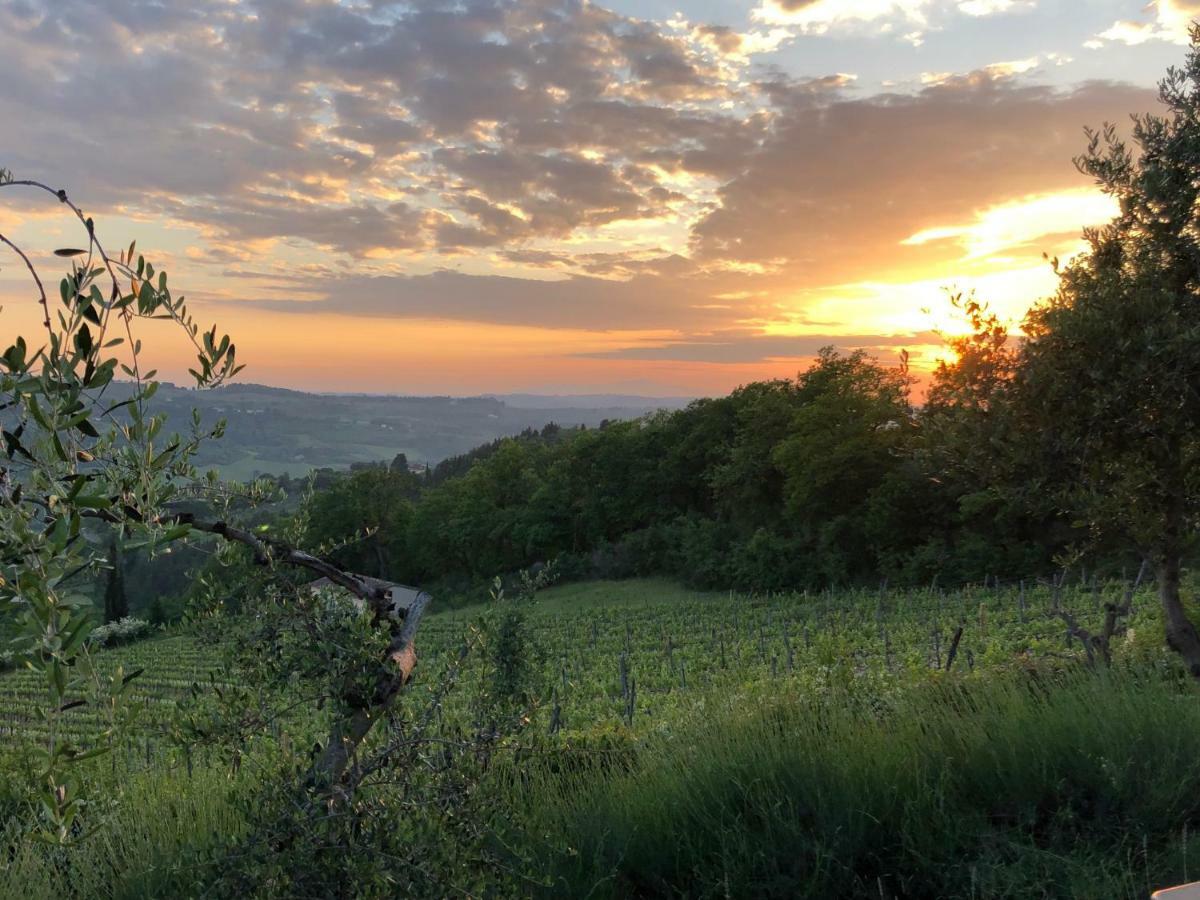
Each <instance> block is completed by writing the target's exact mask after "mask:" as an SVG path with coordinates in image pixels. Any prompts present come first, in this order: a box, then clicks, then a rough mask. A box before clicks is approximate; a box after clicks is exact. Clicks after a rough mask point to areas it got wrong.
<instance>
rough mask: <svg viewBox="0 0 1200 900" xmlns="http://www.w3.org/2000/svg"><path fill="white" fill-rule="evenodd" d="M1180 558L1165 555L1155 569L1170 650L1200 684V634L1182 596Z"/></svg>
mask: <svg viewBox="0 0 1200 900" xmlns="http://www.w3.org/2000/svg"><path fill="white" fill-rule="evenodd" d="M1180 556H1181V554H1180V553H1179V552H1178V551H1177V550H1174V549H1168V550H1167V551H1166V552H1164V553H1162V554H1161V556H1160V557H1159V559H1158V561H1157V564H1156V566H1155V574H1156V575H1157V577H1158V599H1159V601H1160V602H1161V603H1162V608H1163V621H1164V624H1165V626H1166V632H1167V646H1168V647H1170V648H1171V649H1172V650H1174V651H1175V652H1176V653H1178V654H1179V655H1180V657H1182V658H1183V662H1184V665H1186V666H1187V668H1188V671H1189V672H1190V673H1191V674H1192V677H1193V678H1196V679H1198V680H1200V632H1197V631H1196V626H1195V624H1194V623H1193V622H1192V620H1191V619H1190V618H1188V614H1187V611H1186V610H1185V609H1184V608H1183V598H1182V596H1181V595H1180V593H1179V574H1180Z"/></svg>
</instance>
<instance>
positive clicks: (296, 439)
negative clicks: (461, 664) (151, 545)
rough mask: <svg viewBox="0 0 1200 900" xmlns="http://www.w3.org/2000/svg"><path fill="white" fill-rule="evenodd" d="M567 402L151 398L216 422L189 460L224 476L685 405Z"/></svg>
mask: <svg viewBox="0 0 1200 900" xmlns="http://www.w3.org/2000/svg"><path fill="white" fill-rule="evenodd" d="M127 390H128V388H127V387H126V386H124V385H121V384H114V385H113V386H112V387H111V388H110V392H114V393H117V394H120V393H123V392H125V391H127ZM573 399H574V398H572V397H569V396H552V397H544V398H542V397H539V396H537V395H532V394H518V395H513V396H512V398H511V400H510V398H508V397H506V396H505V395H490V396H479V397H450V396H434V397H422V396H403V395H386V394H379V395H373V394H315V393H307V392H304V391H296V390H292V389H289V388H278V387H271V386H268V385H260V384H233V385H228V386H225V387H221V388H217V389H215V390H211V391H197V390H191V389H187V388H181V387H177V386H175V385H173V384H169V383H164V384H163V385H162V386H161V387H160V389H159V391H158V394H157V395H156V396H155V398H154V400H153V405H154V408H155V411H156V412H162V413H165V414H166V416H167V422H168V428H175V429H179V430H185V429H186V428H188V427H189V422H190V420H191V413H192V409H197V410H199V411H200V415H201V420H202V421H203V422H204V423H205V424H206V425H209V424H213V423H215V422H216V421H217V420H219V419H225V421H226V425H227V429H226V433H225V438H224V439H223V440H221V441H217V442H211V443H210V444H209V445H206V446H205V448H204V449H203V450H202V451H201V453H200V455H199V457H198V460H197V461H198V463H199V465H200V466H201V467H202V468H210V467H215V468H218V469H219V470H220V471H221V473H222V475H223V476H224V477H227V478H233V479H247V478H251V477H253V476H254V475H255V474H256V473H262V474H266V473H273V474H278V473H283V472H288V473H290V474H292V475H299V474H303V473H305V472H307V471H308V470H309V469H312V468H317V467H322V466H333V467H344V466H349V465H350V464H351V463H355V462H370V461H375V460H385V461H386V460H391V459H392V458H393V457H394V456H395V455H396V454H397V453H404V454H406V455H407V456H408V458H409V461H410V462H414V463H415V462H424V463H430V464H433V463H437V462H439V461H440V460H442V459H445V458H446V457H449V456H455V455H457V454H460V453H465V452H467V451H468V450H471V449H473V448H474V447H477V446H479V445H480V444H485V443H487V442H489V441H492V440H495V439H496V438H498V437H504V436H507V435H513V434H518V433H520V432H521V431H523V430H524V429H526V428H539V429H540V428H541V427H542V426H544V425H546V424H547V423H549V422H556V423H558V424H559V425H564V426H569V425H587V426H589V427H595V426H597V425H599V424H600V423H601V422H602V421H604V420H606V419H609V420H612V419H630V418H636V417H638V416H642V415H645V414H646V413H649V412H653V411H654V410H656V409H660V408H677V407H679V406H682V405H685V404H686V403H687V400H684V399H680V398H662V399H660V398H654V397H628V396H622V395H611V396H609V395H589V396H585V397H581V398H579V400H578V402H577V403H573V402H572V401H573ZM539 401H544V402H542V403H539Z"/></svg>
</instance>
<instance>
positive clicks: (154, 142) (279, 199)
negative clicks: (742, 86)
mask: <svg viewBox="0 0 1200 900" xmlns="http://www.w3.org/2000/svg"><path fill="white" fill-rule="evenodd" d="M706 66H707V64H706V63H705V62H704V61H703V54H701V53H700V52H699V51H698V49H697V48H695V47H693V46H692V45H691V44H690V43H689V42H688V41H686V40H684V39H682V38H680V37H678V36H673V35H667V34H665V33H663V32H660V31H659V30H658V28H657V26H654V25H652V24H650V23H647V22H640V21H636V20H633V19H630V18H627V17H623V16H620V15H617V14H614V13H611V12H609V11H607V10H604V9H602V8H600V7H598V6H593V5H589V4H580V3H576V2H574V0H530V2H521V3H517V2H513V0H475V2H471V3H468V4H461V3H458V2H441V0H424V2H421V3H419V4H407V3H392V2H377V3H372V4H369V5H354V6H351V5H342V4H337V3H309V2H301V0H270V2H267V0H260V2H249V0H248V2H245V3H241V4H230V3H224V2H218V0H198V2H192V0H158V2H152V0H54V2H53V3H52V2H51V0H40V2H32V0H27V2H23V3H20V4H15V3H14V4H9V5H7V6H4V7H0V78H2V79H3V80H4V83H5V88H6V90H5V92H4V95H3V97H0V115H3V116H4V117H5V118H6V119H7V120H9V121H13V122H21V123H22V124H23V125H24V126H27V127H23V128H22V129H21V130H20V131H19V132H18V137H17V139H16V140H15V141H14V142H13V143H12V145H10V146H9V147H8V148H7V149H6V152H5V160H4V164H5V165H10V166H13V167H16V168H18V169H19V170H21V171H23V172H28V173H30V174H34V175H38V176H41V177H44V178H49V179H50V180H55V181H58V180H62V181H63V182H69V183H71V184H72V187H73V188H74V189H75V191H76V193H77V194H80V195H86V196H87V197H88V198H89V203H91V204H95V205H98V206H101V207H102V206H105V205H115V204H125V205H133V206H136V207H141V208H142V209H144V210H145V211H147V212H151V213H154V212H169V213H171V214H173V215H177V216H180V217H182V218H183V219H184V220H185V221H193V222H198V223H201V224H204V225H206V226H208V227H210V228H212V229H214V230H215V231H216V233H217V234H218V236H219V237H221V238H222V239H225V240H230V241H237V240H242V239H247V238H257V237H268V236H269V237H280V238H289V237H292V238H302V239H307V240H314V241H319V242H320V243H322V245H323V246H327V247H330V248H333V249H337V250H342V251H345V252H348V253H352V254H359V253H363V252H366V251H367V250H370V249H374V248H376V247H380V246H391V247H392V248H393V249H396V248H427V247H430V246H441V248H442V249H456V248H460V247H464V246H483V245H488V244H493V243H504V242H512V241H523V240H526V239H528V238H529V237H534V236H538V235H547V236H562V235H564V234H568V233H570V232H571V231H572V230H574V229H577V228H581V227H587V226H592V225H597V224H602V223H605V222H610V221H613V220H615V219H620V218H636V217H639V216H644V215H647V214H650V212H652V211H654V210H655V209H657V208H659V207H661V204H662V203H663V202H665V201H667V200H670V199H672V197H671V195H669V194H667V193H665V192H664V189H662V188H661V187H659V186H658V185H657V184H655V183H653V180H652V179H647V178H644V177H643V178H632V177H628V176H629V174H630V173H631V172H633V171H634V170H632V169H631V168H630V166H631V164H635V163H637V162H638V159H635V158H634V157H635V156H636V157H640V158H642V159H645V158H649V157H650V156H655V158H666V159H670V160H673V161H676V163H677V161H679V160H681V159H683V157H684V156H685V155H687V154H689V153H691V154H695V153H696V152H698V151H702V150H703V149H704V147H705V146H706V141H707V139H708V136H709V135H712V137H713V140H714V141H718V140H719V141H721V142H723V144H724V145H730V142H731V141H732V140H733V137H732V135H733V134H734V133H736V132H737V130H738V124H737V121H736V117H734V116H732V115H730V114H729V113H728V112H725V111H721V110H720V109H719V108H717V106H716V105H715V104H709V105H708V106H707V107H705V106H703V103H701V105H700V106H698V105H697V102H699V101H703V100H704V99H705V98H708V99H714V98H717V97H723V96H724V94H723V92H724V90H725V88H724V86H722V85H721V84H720V83H719V82H717V81H716V80H715V79H714V77H713V73H712V72H710V71H709V70H708V69H707V68H706ZM617 87H620V88H621V90H619V91H618V92H617V93H621V94H624V95H625V99H613V98H612V96H610V95H611V94H612V92H613V89H614V88H617ZM597 103H605V104H607V109H608V110H609V112H610V113H611V114H612V115H613V116H617V115H619V113H618V112H617V111H618V110H619V109H620V108H623V107H627V108H628V109H629V110H630V115H631V116H638V115H641V116H643V117H644V118H649V117H650V116H651V115H653V114H654V113H651V112H650V110H655V111H656V112H658V113H659V115H660V120H659V121H658V122H657V123H656V124H655V125H653V127H652V128H651V127H648V128H647V130H646V131H645V132H644V133H643V134H642V135H641V136H640V138H641V139H640V140H638V141H636V142H631V141H630V140H629V139H628V138H629V135H628V134H623V133H622V132H621V131H620V130H619V129H618V128H617V127H615V125H614V127H612V128H608V129H605V128H597V127H595V126H592V127H588V125H587V121H588V113H587V111H586V107H587V106H589V105H593V104H597ZM673 104H676V105H678V106H679V109H676V108H675V106H674V105H673ZM581 107H582V108H583V109H582V110H581V109H580V108H581ZM684 107H686V108H687V112H686V113H685V112H683V111H682V110H683V108H684ZM662 113H668V114H667V115H661V114H662ZM490 130H494V132H495V135H494V136H489V135H488V132H489V131H490ZM539 134H540V135H542V136H543V138H544V139H543V140H541V141H540V142H539V141H538V140H537V139H536V136H537V135H539ZM65 135H71V139H67V140H64V136H65ZM583 148H587V149H588V150H589V151H590V154H591V155H590V156H589V158H587V159H585V158H584V157H583V156H581V155H580V152H579V151H580V150H581V149H583ZM510 175H511V176H514V178H515V180H512V181H509V180H506V179H507V178H508V176H510ZM329 179H342V180H347V179H348V180H349V181H350V184H349V189H350V192H351V193H357V194H358V195H360V196H359V197H356V198H355V199H353V200H347V199H342V200H337V199H335V198H333V197H326V198H324V201H323V202H324V204H325V205H326V206H327V207H328V208H329V211H330V216H329V219H328V220H327V221H322V222H319V223H317V224H315V225H312V224H307V223H306V222H305V221H304V220H305V218H306V217H308V216H310V215H313V214H314V211H313V210H312V209H311V208H310V207H309V206H308V205H307V204H306V203H305V202H304V201H303V200H295V199H294V198H295V197H296V195H300V196H301V197H303V196H304V195H305V193H306V191H309V190H311V185H312V184H313V183H320V182H323V181H326V180H329ZM381 185H387V186H389V187H390V188H391V189H392V190H393V191H400V192H404V193H406V194H409V195H410V196H413V197H414V202H417V201H418V200H419V201H420V202H422V203H425V204H430V203H435V202H436V198H437V196H438V195H439V194H443V193H444V192H445V191H446V190H453V191H455V192H457V193H458V194H459V195H460V196H473V195H477V196H479V197H481V198H482V199H483V200H484V201H486V202H485V203H484V204H483V205H472V204H469V203H466V202H460V201H458V200H455V201H454V202H451V203H450V204H449V205H448V206H447V207H444V209H443V211H445V212H448V213H451V214H453V215H454V216H455V217H456V218H455V220H453V221H450V222H447V221H446V219H445V218H444V217H441V216H433V217H431V218H427V219H424V220H422V223H423V224H419V225H418V226H417V227H416V230H415V231H414V229H413V228H412V227H410V225H409V224H408V219H407V217H405V222H404V224H403V225H401V224H400V223H398V222H397V220H396V217H395V216H392V215H390V214H389V213H388V212H387V211H386V210H382V209H380V208H378V207H377V206H376V205H375V204H374V203H373V202H372V201H371V200H370V199H369V194H370V193H372V192H373V191H374V190H375V189H376V187H377V186H381ZM521 191H523V192H525V193H523V194H520V196H518V194H519V192H521ZM264 193H269V194H271V195H272V196H271V199H270V200H269V201H264V200H262V199H261V195H262V194H264ZM363 196H367V199H362V197H363ZM289 198H292V199H289ZM515 200H520V201H521V204H522V209H523V212H524V213H525V216H524V218H525V224H524V226H523V227H520V228H517V227H513V226H512V223H511V222H510V223H507V226H506V227H498V225H497V222H496V221H495V215H494V214H492V213H491V211H494V210H495V208H496V205H497V203H499V202H502V201H503V202H507V203H512V202H513V201H515ZM476 215H478V216H479V218H477V217H476ZM489 216H490V218H489ZM339 217H340V218H341V219H342V220H344V222H345V225H344V227H342V228H339V227H338V226H337V224H336V220H337V219H338V218H339ZM372 223H374V224H377V225H378V226H379V231H378V232H377V233H372V231H371V228H370V225H371V224H372ZM392 240H395V243H393V244H390V245H389V244H388V243H387V242H388V241H392ZM442 240H445V241H446V242H447V243H445V244H440V245H439V241H442Z"/></svg>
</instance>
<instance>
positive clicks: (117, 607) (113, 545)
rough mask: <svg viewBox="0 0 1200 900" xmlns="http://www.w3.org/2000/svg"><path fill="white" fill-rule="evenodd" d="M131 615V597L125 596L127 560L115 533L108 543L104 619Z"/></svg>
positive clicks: (112, 619) (106, 620)
mask: <svg viewBox="0 0 1200 900" xmlns="http://www.w3.org/2000/svg"><path fill="white" fill-rule="evenodd" d="M128 615H129V598H128V597H126V596H125V562H124V560H122V558H121V548H120V547H119V546H118V545H117V537H116V535H113V538H112V540H111V541H110V542H109V545H108V571H107V573H106V575H105V579H104V621H105V622H117V621H120V620H121V619H124V618H125V617H126V616H128Z"/></svg>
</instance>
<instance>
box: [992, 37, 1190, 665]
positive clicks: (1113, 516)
mask: <svg viewBox="0 0 1200 900" xmlns="http://www.w3.org/2000/svg"><path fill="white" fill-rule="evenodd" d="M1159 96H1160V99H1161V101H1162V103H1163V104H1164V105H1165V107H1166V112H1165V114H1164V115H1141V116H1135V117H1134V118H1133V143H1134V145H1136V150H1134V149H1131V148H1130V147H1129V146H1127V145H1126V144H1125V143H1124V142H1123V141H1122V140H1121V139H1120V138H1119V137H1118V136H1117V133H1116V130H1115V129H1114V128H1113V127H1112V126H1107V125H1106V126H1105V127H1104V128H1103V129H1102V130H1101V131H1099V132H1091V131H1089V139H1090V140H1089V144H1088V147H1087V150H1086V152H1085V153H1084V154H1083V155H1082V156H1080V157H1079V158H1078V159H1077V160H1076V165H1077V166H1078V168H1079V169H1080V171H1082V172H1084V173H1085V174H1087V175H1090V176H1092V177H1093V178H1094V179H1095V181H1096V183H1097V184H1098V185H1099V186H1100V188H1101V189H1102V190H1103V191H1104V192H1105V193H1107V194H1108V195H1109V196H1111V197H1113V198H1114V199H1115V200H1117V202H1118V203H1119V206H1120V213H1119V214H1118V215H1117V217H1116V218H1115V219H1113V221H1112V222H1111V223H1109V224H1108V225H1106V226H1104V227H1102V228H1097V229H1092V230H1088V231H1086V232H1085V238H1086V241H1087V250H1086V252H1085V253H1083V254H1081V255H1080V256H1079V257H1077V258H1076V259H1075V260H1073V261H1072V262H1071V263H1069V264H1068V265H1065V266H1063V267H1061V268H1060V270H1059V276H1060V284H1059V290H1058V293H1057V294H1056V296H1055V297H1053V298H1052V299H1051V300H1049V301H1047V302H1046V303H1044V304H1042V305H1040V306H1038V307H1036V308H1035V309H1034V310H1033V311H1032V312H1031V313H1030V315H1029V317H1028V319H1027V321H1026V324H1025V331H1026V333H1027V334H1028V335H1029V338H1028V340H1027V342H1026V343H1025V345H1024V346H1023V348H1022V351H1021V354H1020V358H1019V360H1018V366H1017V371H1016V377H1015V380H1014V399H1015V401H1016V403H1017V408H1018V410H1019V411H1020V412H1021V414H1022V415H1024V416H1026V417H1027V419H1028V422H1029V426H1030V427H1029V428H1027V429H1026V430H1027V432H1028V433H1031V434H1034V433H1035V434H1037V435H1039V436H1040V437H1039V440H1040V450H1041V451H1042V453H1043V456H1044V457H1045V458H1047V459H1048V460H1050V464H1052V465H1056V464H1059V463H1063V464H1065V465H1066V466H1067V467H1068V468H1069V471H1070V472H1071V475H1072V477H1071V478H1069V479H1068V480H1067V481H1066V482H1065V483H1064V484H1063V485H1062V490H1061V491H1060V500H1061V502H1062V504H1063V508H1064V510H1065V511H1067V512H1069V513H1070V514H1071V515H1073V516H1074V517H1076V518H1078V519H1080V520H1081V521H1082V522H1083V523H1084V524H1085V525H1086V526H1087V527H1088V529H1089V530H1090V531H1091V533H1092V534H1093V535H1094V536H1095V537H1096V538H1097V539H1104V538H1105V537H1107V536H1111V535H1113V534H1118V535H1120V536H1121V537H1123V538H1124V539H1126V540H1128V541H1131V542H1132V543H1133V544H1134V545H1135V546H1136V547H1137V548H1138V549H1139V551H1140V552H1141V553H1142V554H1143V555H1144V556H1145V558H1146V559H1147V560H1148V561H1149V562H1150V564H1151V565H1152V566H1153V568H1154V571H1155V574H1156V576H1157V581H1158V591H1159V598H1160V601H1161V603H1162V609H1163V615H1164V620H1165V626H1166V638H1167V643H1168V644H1169V645H1170V647H1171V648H1172V649H1174V650H1175V651H1176V652H1177V653H1179V654H1180V656H1181V657H1182V658H1183V660H1184V662H1185V663H1186V665H1187V667H1188V669H1189V671H1190V672H1191V673H1192V675H1193V676H1195V677H1196V678H1198V679H1200V634H1198V633H1197V630H1196V627H1195V624H1194V623H1193V621H1192V619H1191V618H1190V617H1189V615H1188V613H1187V610H1186V608H1185V606H1184V603H1183V599H1182V597H1181V592H1180V568H1181V566H1182V563H1183V559H1184V555H1185V552H1186V550H1187V549H1188V547H1189V544H1190V542H1191V540H1192V536H1193V534H1194V533H1195V529H1196V525H1197V523H1198V514H1200V216H1198V212H1200V29H1197V28H1193V30H1192V44H1191V49H1190V50H1189V52H1188V55H1187V59H1186V62H1185V63H1184V65H1183V67H1182V68H1180V69H1175V68H1172V69H1170V70H1168V73H1167V75H1166V77H1165V78H1164V79H1163V81H1162V82H1161V83H1160V85H1159Z"/></svg>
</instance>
